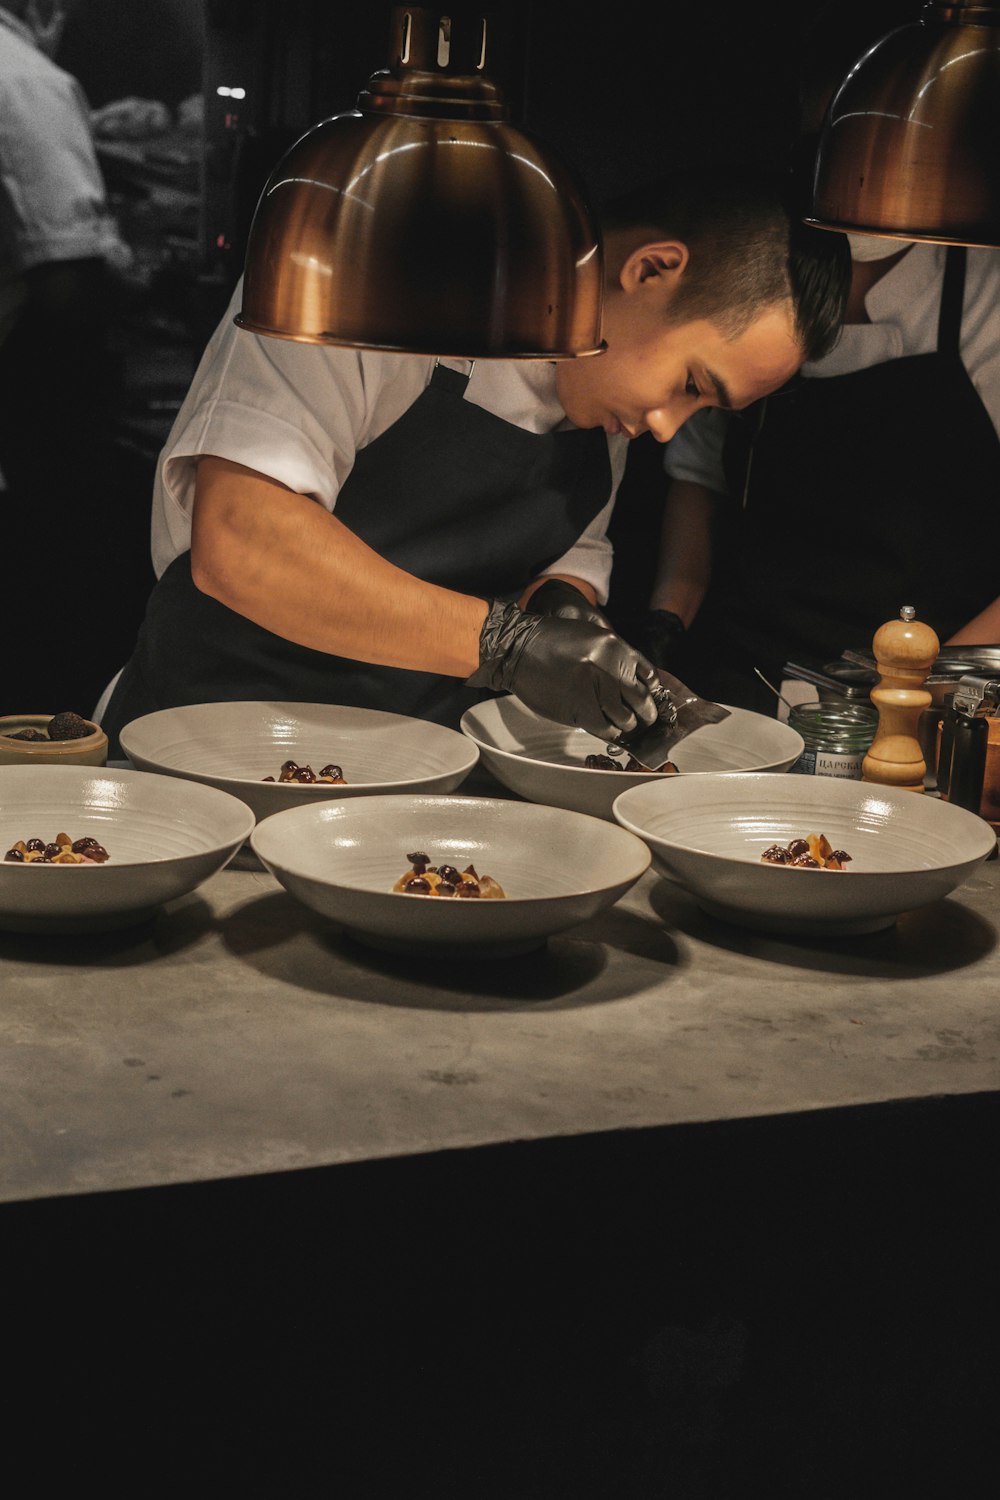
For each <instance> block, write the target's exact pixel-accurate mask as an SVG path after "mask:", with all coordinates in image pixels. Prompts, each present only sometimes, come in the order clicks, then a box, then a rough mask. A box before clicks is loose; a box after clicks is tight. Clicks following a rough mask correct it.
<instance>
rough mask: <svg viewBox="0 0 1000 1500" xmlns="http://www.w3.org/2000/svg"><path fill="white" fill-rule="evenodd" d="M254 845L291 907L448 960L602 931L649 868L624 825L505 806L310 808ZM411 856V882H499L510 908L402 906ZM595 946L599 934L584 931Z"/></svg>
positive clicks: (485, 800)
mask: <svg viewBox="0 0 1000 1500" xmlns="http://www.w3.org/2000/svg"><path fill="white" fill-rule="evenodd" d="M250 843H251V846H252V848H253V849H254V851H255V853H256V854H257V856H258V857H259V859H260V860H261V862H262V863H263V864H264V865H265V866H266V867H267V869H269V870H270V871H271V873H272V875H274V876H275V878H276V879H277V880H278V881H279V882H280V883H281V884H282V885H283V886H284V888H285V890H286V891H287V892H288V893H289V895H290V896H292V897H293V898H294V899H295V900H296V901H298V902H301V903H302V905H304V906H306V907H309V908H310V909H311V910H312V911H313V912H315V913H317V915H318V916H320V917H323V918H325V919H327V920H328V921H330V922H332V923H334V924H336V925H337V926H339V927H341V928H343V929H344V930H345V931H346V932H348V933H349V934H350V935H351V936H352V937H354V938H356V939H358V940H360V941H361V942H364V943H366V944H368V945H369V946H370V947H376V948H385V949H388V950H390V951H392V952H404V953H414V954H419V955H422V956H424V957H430V958H440V959H466V958H474V959H477V960H479V959H490V958H496V957H510V956H513V955H516V954H519V953H527V952H530V951H531V950H532V949H535V948H538V947H539V946H540V945H541V944H542V943H544V942H545V941H546V939H547V938H549V937H551V936H553V935H554V934H556V933H562V932H566V931H568V929H570V928H573V927H577V926H579V925H580V924H581V923H582V924H592V923H593V920H594V919H595V918H596V917H598V916H599V915H600V913H601V912H603V911H605V910H606V909H607V908H608V907H609V906H611V905H612V904H613V903H614V902H615V901H617V900H618V898H619V896H621V895H623V894H624V893H625V891H627V890H628V889H629V887H630V886H632V885H633V884H634V883H635V882H636V881H637V880H638V879H639V877H640V876H641V875H642V874H643V873H644V872H645V871H646V870H647V869H648V868H649V862H650V855H649V850H648V849H647V847H646V845H645V844H644V843H643V842H642V841H641V840H640V839H637V838H635V837H634V836H633V835H632V834H631V833H626V831H625V829H623V828H618V827H616V826H615V824H613V823H607V822H604V821H602V820H601V819H598V818H588V817H586V816H584V814H582V813H574V812H568V811H566V810H565V809H564V808H558V807H541V806H539V805H537V804H536V803H531V802H518V801H515V800H513V799H511V798H501V797H478V796H477V797H462V796H434V795H431V794H410V793H401V794H392V795H383V796H378V797H351V798H344V799H343V800H330V801H319V802H316V801H313V802H310V803H300V804H299V805H298V806H297V807H293V808H289V809H288V810H287V811H286V812H280V813H275V814H274V816H273V817H270V818H264V819H262V820H261V822H259V823H258V824H257V827H256V828H255V829H254V832H253V834H252V836H251V839H250ZM400 850H413V851H416V854H415V856H414V859H413V860H412V861H411V868H410V871H407V872H406V874H407V875H408V876H412V874H413V870H414V865H415V864H419V865H421V867H422V868H423V869H424V871H425V872H426V871H427V870H428V869H429V868H430V866H431V865H435V866H436V873H437V874H438V875H440V874H441V870H442V866H445V867H451V869H452V870H454V871H458V872H464V873H468V872H469V870H470V868H471V870H473V871H487V870H488V871H490V872H491V873H493V872H495V875H496V876H499V877H500V880H501V881H502V890H503V893H504V894H503V899H492V900H489V899H488V900H483V899H481V897H482V894H483V892H482V889H481V890H480V899H479V900H476V899H472V900H468V899H464V900H463V899H461V898H456V897H453V898H452V899H450V900H435V899H433V898H432V899H428V896H427V893H426V892H424V893H423V894H422V895H421V893H420V892H412V893H411V894H413V895H419V896H420V899H419V900H403V899H401V896H400V892H399V891H398V890H396V889H394V887H395V886H396V885H397V884H398V882H399V879H400V874H401V872H400V865H401V864H402V863H403V859H404V856H403V855H402V854H401V853H400ZM416 855H420V856H422V857H421V858H419V859H418V858H416ZM406 857H408V856H406ZM424 860H426V861H427V863H426V864H424ZM484 880H485V876H480V877H479V883H480V887H482V882H483V881H484ZM447 883H449V884H450V883H452V882H447ZM493 895H494V897H496V896H497V892H496V891H494V893H493ZM594 936H595V935H594V933H593V930H592V926H591V925H586V926H584V928H583V929H582V930H581V938H583V939H584V940H591V941H592V940H594Z"/></svg>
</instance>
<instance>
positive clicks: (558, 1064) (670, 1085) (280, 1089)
mask: <svg viewBox="0 0 1000 1500" xmlns="http://www.w3.org/2000/svg"><path fill="white" fill-rule="evenodd" d="M998 896H1000V865H998V863H997V862H996V861H993V862H991V863H989V864H987V865H984V866H982V867H981V869H980V870H979V871H978V872H977V873H976V875H975V876H974V877H973V878H972V879H971V880H970V881H969V882H968V883H967V884H966V885H965V886H964V887H962V888H961V890H960V891H958V892H957V893H955V895H953V896H952V897H950V898H949V899H948V900H945V901H942V902H939V903H937V904H936V905H934V906H932V907H928V908H924V909H923V911H921V912H917V913H907V914H905V915H904V916H903V917H901V918H900V919H899V921H898V922H897V924H896V925H895V926H894V927H892V928H890V929H888V930H887V931H885V932H882V933H877V934H874V935H871V936H868V937H861V938H847V939H844V938H840V939H836V940H820V939H813V940H807V941H784V940H782V939H779V938H771V937H765V936H761V935H755V934H753V933H751V932H749V931H742V930H739V929H737V928H735V927H729V926H726V925H724V924H722V923H719V922H716V921H714V920H712V919H710V918H708V917H707V916H705V915H703V914H702V913H701V912H700V911H699V909H698V908H697V907H696V906H695V904H694V903H693V901H691V900H690V899H689V898H688V897H687V896H686V895H685V894H684V893H683V892H681V891H679V890H677V889H676V888H674V887H672V886H671V885H670V884H669V883H668V882H666V881H663V880H661V879H660V878H659V877H658V876H657V875H656V874H655V873H654V872H652V871H651V872H650V873H648V874H647V875H646V876H644V877H643V879H642V880H641V881H640V882H639V884H638V885H637V886H636V887H635V888H634V889H633V890H632V891H631V892H629V893H628V895H627V896H626V897H625V898H624V899H623V900H622V901H621V902H619V904H618V905H617V906H616V907H615V908H613V909H612V910H611V911H609V912H607V913H606V914H605V915H604V916H603V917H602V918H601V919H600V920H599V921H597V922H595V923H592V924H590V925H589V926H588V927H587V928H586V929H582V928H581V929H577V930H575V931H573V932H571V933H569V934H567V935H565V936H562V937H558V938H555V939H552V940H550V942H549V944H548V946H547V948H546V949H543V950H541V951H540V952H538V953H536V954H534V955H532V956H529V957H521V958H516V959H509V960H504V961H496V960H494V961H491V962H489V963H486V964H483V965H481V966H480V965H475V964H472V963H463V964H461V965H454V966H452V965H446V964H434V965H428V964H427V963H425V962H422V961H420V960H417V959H405V958H399V957H395V956H393V957H389V956H386V955H382V954H380V953H377V952H375V951H372V950H368V949H366V948H364V947H362V946H360V945H358V944H357V943H355V942H354V941H353V940H352V939H351V938H349V937H348V936H346V935H345V934H343V933H340V932H338V930H337V929H335V928H333V927H330V926H328V925H326V924H324V923H323V921H322V920H321V919H320V918H319V917H317V916H314V914H312V913H311V912H309V911H307V910H306V909H305V908H303V907H300V906H299V905H298V904H296V903H295V902H294V901H293V900H292V898H291V897H290V896H288V895H287V894H286V893H285V892H284V891H283V890H282V889H281V887H280V886H279V885H278V883H277V882H276V881H275V880H274V879H273V877H272V876H271V875H270V874H268V873H267V872H265V871H263V870H262V869H261V868H259V867H257V868H255V867H254V862H253V857H252V856H240V857H239V860H238V862H237V863H236V865H235V866H231V867H230V868H229V869H227V870H224V871H222V872H221V873H220V874H218V875H216V876H214V877H213V878H212V879H211V880H210V881H208V882H207V883H206V884H205V885H204V886H202V887H201V888H200V890H198V891H197V892H195V893H194V894H193V895H192V896H189V897H187V898H185V899H184V900H182V901H179V902H175V903H173V904H172V905H171V906H169V907H168V908H166V909H165V910H164V911H163V912H162V913H161V914H160V915H159V916H158V917H157V919H156V920H155V921H154V922H153V923H152V924H148V925H146V926H145V927H143V928H138V929H134V930H132V931H131V932H124V933H118V934H109V935H102V936H90V937H88V938H59V939H52V938H50V939H44V940H43V939H40V938H31V937H26V936H16V935H12V934H0V1058H2V1061H0V1081H2V1092H0V1099H2V1104H0V1175H2V1185H0V1200H2V1201H17V1200H27V1199H36V1198H46V1197H58V1196H62V1195H68V1194H85V1193H93V1192H100V1191H104V1190H109V1189H120V1188H133V1187H146V1186H158V1185H167V1184H176V1183H189V1182H203V1181H210V1180H218V1179H221V1178H230V1177H240V1176H245V1175H249V1174H257V1173H262V1172H274V1171H281V1170H289V1169H297V1168H304V1167H314V1166H328V1165H332V1164H336V1163H341V1162H352V1161H364V1160H371V1159H376V1158H387V1157H394V1156H406V1155H408V1154H413V1153H425V1152H434V1151H440V1150H447V1149H452V1148H462V1147H468V1146H474V1145H484V1144H490V1143H500V1142H510V1141H521V1140H541V1139H544V1138H553V1137H560V1136H578V1135H584V1134H587V1133H591V1132H598V1131H608V1130H633V1129H640V1128H642V1127H649V1126H662V1125H670V1124H675V1123H691V1122H704V1121H719V1120H737V1119H741V1118H749V1117H754V1116H765V1115H780V1114H787V1113H794V1112H801V1111H811V1110H816V1109H822V1108H836V1107H841V1106H851V1105H858V1104H866V1103H876V1102H886V1101H892V1100H906V1099H921V1098H930V1097H933V1096H942V1095H956V1094H974V1093H978V1092H982V1091H989V1090H995V1089H996V1088H997V1087H998V1084H1000V1061H998V1059H1000V1006H998V997H1000V956H998V947H997V932H998V924H1000V901H998Z"/></svg>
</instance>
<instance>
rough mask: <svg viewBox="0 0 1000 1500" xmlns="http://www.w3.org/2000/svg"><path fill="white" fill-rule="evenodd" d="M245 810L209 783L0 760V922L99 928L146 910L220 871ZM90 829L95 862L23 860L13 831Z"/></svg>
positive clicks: (76, 832) (248, 817)
mask: <svg viewBox="0 0 1000 1500" xmlns="http://www.w3.org/2000/svg"><path fill="white" fill-rule="evenodd" d="M253 822H254V818H253V813H252V812H251V810H250V808H249V807H247V806H246V804H245V803H244V802H240V801H239V800H238V799H237V798H236V797H230V796H228V795H227V794H226V793H224V792H219V791H216V790H214V788H212V787H205V786H196V785H195V784H194V783H193V782H190V783H186V784H184V785H178V783H177V782H176V781H175V780H174V779H173V778H172V777H169V776H150V775H147V774H146V773H145V772H143V771H115V770H102V769H97V768H95V767H92V766H38V765H34V766H0V928H2V929H4V930H6V931H13V932H51V933H59V932H84V931H87V932H101V931H111V930H114V929H115V928H119V927H128V926H131V925H133V924H134V923H137V922H142V921H145V920H146V919H147V918H149V917H151V916H152V915H153V913H154V912H155V911H156V910H157V908H158V907H160V906H162V905H163V903H164V902H165V901H171V900H173V899H174V898H175V897H176V896H184V895H187V893H188V892H189V891H193V890H194V889H195V888H196V887H197V886H199V885H201V884H202V882H203V881H205V880H207V879H208V878H209V876H210V875H214V874H215V873H216V871H217V870H221V869H222V868H223V867H224V866H225V865H226V864H228V862H229V861H230V860H231V859H232V857H233V855H234V854H235V853H236V851H237V849H239V847H240V845H241V844H242V843H243V842H244V840H245V839H246V838H248V837H249V834H250V830H251V829H252V827H253ZM58 833H67V834H69V836H70V838H71V839H74V840H75V839H80V838H85V837H88V836H89V837H92V838H96V839H97V842H98V843H99V844H103V845H104V847H105V849H107V851H108V854H109V856H110V858H109V859H108V861H107V863H106V864H102V865H38V864H31V865H23V864H13V863H7V862H5V861H3V858H2V856H3V855H4V854H5V853H6V852H7V850H8V849H10V848H11V847H12V846H13V845H14V844H16V843H17V841H18V839H24V840H27V839H30V838H41V839H45V840H53V839H55V837H56V834H58Z"/></svg>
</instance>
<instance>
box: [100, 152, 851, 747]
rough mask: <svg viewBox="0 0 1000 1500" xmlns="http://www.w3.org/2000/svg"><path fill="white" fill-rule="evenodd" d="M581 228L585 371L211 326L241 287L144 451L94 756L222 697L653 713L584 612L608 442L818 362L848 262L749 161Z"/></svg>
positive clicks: (590, 602)
mask: <svg viewBox="0 0 1000 1500" xmlns="http://www.w3.org/2000/svg"><path fill="white" fill-rule="evenodd" d="M603 229H604V240H605V252H606V289H605V306H604V325H603V334H604V338H605V340H606V344H607V347H606V350H605V351H604V352H603V353H601V354H600V355H598V356H596V357H592V358H588V359H579V360H568V361H538V360H521V361H513V360H487V361H482V362H479V363H473V364H470V363H469V362H461V361H454V360H444V359H442V360H436V359H434V358H424V357H421V356H416V355H390V354H384V353H379V352H374V351H372V352H368V351H360V350H353V349H342V348H335V347H329V346H326V347H323V346H315V345H305V344H298V343H293V342H287V341H283V340H277V339H267V338H259V337H257V336H255V335H253V334H251V333H249V332H246V331H242V330H239V329H237V328H236V327H235V326H234V324H233V314H234V312H235V311H236V309H237V308H238V306H239V296H240V288H239V286H237V288H236V291H235V293H234V298H233V302H232V304H231V305H230V308H229V310H228V312H227V314H226V315H225V317H224V318H223V321H222V323H221V325H220V326H219V328H218V330H217V331H216V334H215V335H214V337H213V339H212V341H211V342H210V344H209V347H208V349H207V351H206V353H205V355H204V357H203V359H202V362H201V365H200V367H199V369H198V371H197V372H196V375H195V379H194V383H193V385H192V388H191V390H190V392H189V394H188V397H187V399H186V401H185V403H184V405H183V407H182V409H181V411H180V412H179V414H178V417H177V421H176V423H175V425H174V429H173V431H172V433H171V436H170V439H169V441H168V443H167V446H166V448H165V450H164V452H163V454H162V455H161V460H160V464H159V467H158V473H157V479H156V485H155V492H154V500H153V516H152V551H153V560H154V566H155V569H156V573H157V576H158V580H159V581H158V583H157V585H156V587H155V588H154V590H153V593H152V596H151V598H150V601H149V606H148V609H147V612H146V618H145V621H144V623H143V626H142V629H141V631H140V635H139V639H138V642H137V646H136V650H135V652H134V653H133V655H132V657H131V659H130V660H129V662H128V664H127V665H126V667H125V668H124V670H123V671H122V673H121V674H120V677H119V679H118V681H117V684H116V686H115V688H114V691H113V693H112V694H111V697H110V702H109V703H108V704H107V707H106V709H105V710H104V711H103V713H102V724H103V727H104V729H105V731H106V733H107V734H108V737H109V741H110V742H111V743H112V745H114V743H115V741H116V738H117V735H118V733H119V731H120V729H121V727H122V726H123V725H124V724H125V723H127V722H128V721H129V720H130V719H132V718H135V717H137V716H138V715H141V714H144V713H148V712H151V711H153V710H155V709H158V708H164V707H169V706H176V705H179V704H184V703H195V702H205V701H216V700H226V699H240V698H243V699H256V698H278V699H297V700H301V701H313V702H335V703H344V704H352V705H355V706H362V707H372V708H381V709H389V710H392V711H395V712H398V713H404V714H412V715H416V716H418V717H422V718H428V719H436V720H438V721H440V722H443V723H446V724H450V725H452V726H457V724H458V722H459V719H460V716H461V714H462V712H463V711H464V709H465V708H466V707H468V706H469V705H470V704H472V703H474V702H477V701H479V700H481V699H482V698H483V697H486V696H489V695H490V694H491V693H497V692H506V691H510V692H514V693H517V694H518V696H519V697H520V698H521V699H522V700H523V701H524V702H526V703H527V704H528V706H529V707H532V708H534V709H537V710H538V711H539V712H540V713H542V714H544V715H545V716H546V717H548V718H552V719H555V720H558V721H560V722H564V723H570V724H573V723H575V724H579V725H581V726H582V727H583V728H585V729H588V730H590V731H591V732H592V733H594V734H597V735H600V736H603V737H605V738H616V737H618V735H619V734H620V733H622V732H625V731H628V730H629V729H631V728H634V727H635V725H636V724H637V722H639V721H642V722H646V723H649V722H652V721H653V719H654V718H655V716H656V708H655V703H654V701H653V698H652V696H651V693H650V689H651V687H652V686H654V685H655V673H654V669H653V667H652V666H651V665H650V663H649V662H648V661H646V660H645V658H644V657H642V656H641V655H640V654H639V653H638V652H636V651H635V650H634V649H633V648H632V647H631V646H630V645H628V644H627V643H626V642H625V641H624V640H623V639H622V638H621V637H619V636H618V635H617V634H616V633H615V632H614V631H613V630H612V629H611V628H610V626H609V624H608V621H607V619H606V618H605V616H604V614H603V613H602V611H601V609H600V604H601V603H602V602H603V601H604V599H605V598H606V594H607V586H608V578H609V574H610V566H611V556H610V546H609V544H608V540H607V535H606V530H607V523H608V518H609V516H610V514H611V508H612V505H613V502H614V495H615V490H616V486H617V484H618V481H619V480H620V477H621V473H622V470H623V468H624V463H625V457H626V451H627V446H628V442H629V440H630V438H633V437H635V436H637V435H638V434H639V433H642V432H644V431H647V430H648V431H650V432H652V434H653V435H654V437H656V438H657V439H658V440H659V441H660V442H666V441H668V439H670V438H671V437H673V434H674V433H675V432H676V431H677V429H678V427H679V426H680V425H681V423H682V422H684V421H685V420H686V419H687V418H688V417H689V416H691V414H692V413H693V412H695V411H697V410H698V409H699V408H700V407H707V406H715V405H718V404H723V405H726V406H732V407H735V408H740V407H744V406H747V405H749V404H750V403H752V402H753V401H755V400H757V399H759V398H760V397H761V396H762V395H764V394H765V393H766V392H768V391H771V390H774V389H776V388H778V387H779V386H781V385H783V384H785V383H786V381H787V380H788V379H789V378H790V376H791V375H792V373H793V372H794V371H795V370H796V369H797V368H798V366H799V364H800V363H801V361H802V360H803V359H804V358H815V357H816V356H817V355H818V354H819V353H821V352H822V351H823V350H825V349H826V348H827V347H828V345H829V343H830V341H831V339H832V338H833V337H835V334H836V329H837V327H838V326H839V322H840V317H841V312H842V308H843V297H844V294H845V290H846V266H845V254H846V251H845V248H844V247H843V244H842V240H841V237H840V236H835V235H828V234H825V233H819V232H818V231H813V230H808V229H806V228H804V227H803V226H801V225H799V224H797V223H796V222H795V221H794V218H793V216H792V215H791V213H790V212H789V206H788V204H787V202H786V201H785V200H784V197H783V185H782V184H781V183H780V182H777V181H771V180H770V179H768V178H765V177H762V176H760V175H759V174H758V176H757V177H754V176H752V175H750V174H741V173H737V174H733V173H731V172H723V171H717V172H716V173H715V174H714V175H712V174H710V173H701V172H699V173H690V174H683V173H677V174H675V175H674V176H673V177H672V178H670V179H669V180H668V181H666V182H664V183H658V184H656V185H653V186H651V187H649V188H648V189H639V190H636V191H635V192H633V193H631V194H630V195H628V196H627V197H626V198H625V199H624V200H622V201H620V202H618V203H616V204H613V205H610V206H609V208H608V210H607V212H606V213H605V215H604V216H603ZM736 269H738V270H739V271H740V273H741V274H740V275H739V276H736V275H735V274H734V272H735V270H736Z"/></svg>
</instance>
